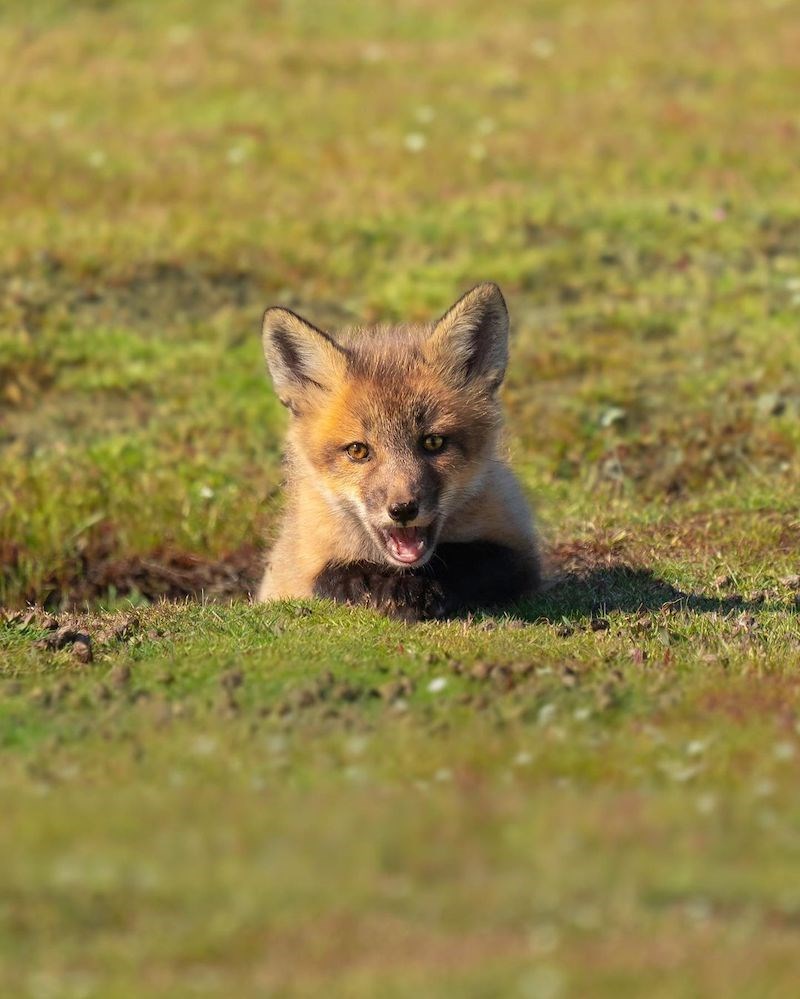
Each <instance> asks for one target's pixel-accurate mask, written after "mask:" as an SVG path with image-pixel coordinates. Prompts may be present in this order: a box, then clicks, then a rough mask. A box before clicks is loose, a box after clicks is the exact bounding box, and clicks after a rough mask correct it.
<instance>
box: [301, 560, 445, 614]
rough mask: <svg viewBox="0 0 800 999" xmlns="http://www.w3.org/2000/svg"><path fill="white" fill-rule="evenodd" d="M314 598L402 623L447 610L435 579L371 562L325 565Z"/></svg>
mask: <svg viewBox="0 0 800 999" xmlns="http://www.w3.org/2000/svg"><path fill="white" fill-rule="evenodd" d="M314 595H315V596H317V597H327V598H328V599H329V600H335V601H337V603H343V604H351V605H355V606H362V607H374V608H375V609H376V610H380V611H382V612H383V613H384V614H387V615H388V616H389V617H395V618H399V619H400V620H403V621H423V620H426V619H429V618H437V617H442V616H443V615H444V613H445V610H446V600H445V595H444V592H443V590H442V588H441V586H440V585H439V583H438V582H437V581H436V580H435V579H431V578H428V577H426V576H423V575H421V574H419V573H415V572H414V571H413V570H412V571H402V570H401V571H393V570H392V569H391V568H389V567H388V566H387V567H383V566H380V565H375V564H373V563H371V562H350V563H348V564H347V565H341V564H336V563H332V564H330V565H327V566H326V567H325V568H324V569H323V570H322V572H321V573H320V574H319V576H317V579H316V582H315V583H314Z"/></svg>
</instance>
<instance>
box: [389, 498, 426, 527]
mask: <svg viewBox="0 0 800 999" xmlns="http://www.w3.org/2000/svg"><path fill="white" fill-rule="evenodd" d="M418 513H419V503H417V501H416V500H409V501H408V502H407V503H392V505H391V506H390V507H389V516H390V517H391V518H392V520H393V521H395V523H397V524H407V523H408V521H409V520H413V519H414V518H415V517H416V515H417V514H418Z"/></svg>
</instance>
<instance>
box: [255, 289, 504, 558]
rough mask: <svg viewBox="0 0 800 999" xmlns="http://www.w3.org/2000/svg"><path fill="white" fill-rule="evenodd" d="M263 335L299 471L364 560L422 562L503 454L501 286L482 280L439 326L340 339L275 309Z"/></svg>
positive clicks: (347, 335)
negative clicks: (355, 540)
mask: <svg viewBox="0 0 800 999" xmlns="http://www.w3.org/2000/svg"><path fill="white" fill-rule="evenodd" d="M263 340H264V352H265V355H266V360H267V365H268V367H269V371H270V374H271V376H272V380H273V383H274V385H275V389H276V391H277V393H278V396H279V398H280V400H281V402H283V403H284V405H286V406H287V407H288V408H289V410H290V412H291V414H292V426H291V429H290V433H289V451H290V460H291V462H292V463H293V465H294V466H295V468H296V469H297V472H298V473H299V474H301V475H305V477H306V478H307V480H308V481H309V482H310V483H311V484H312V485H313V486H314V487H315V488H317V489H319V490H320V491H321V492H322V494H323V495H324V497H325V498H326V500H327V501H328V503H329V504H330V505H331V506H332V507H333V509H334V511H335V512H336V513H337V514H339V515H341V517H342V518H344V520H345V523H346V525H347V529H348V530H352V531H353V532H359V533H358V536H359V539H360V542H362V547H361V550H362V551H363V557H364V558H365V559H369V560H372V561H379V562H384V563H389V564H390V565H393V566H395V567H397V568H401V567H410V566H421V565H423V564H424V563H425V562H426V561H428V559H430V558H431V556H432V555H433V552H434V550H435V547H436V543H437V540H438V538H439V535H440V532H441V530H442V527H443V525H444V524H445V523H446V522H447V521H448V520H449V519H450V518H453V517H457V516H458V510H459V507H460V506H461V505H462V504H463V503H464V502H465V501H466V500H467V499H469V498H470V496H472V495H474V493H475V492H476V490H477V489H478V488H479V487H480V484H481V481H482V478H483V475H484V473H485V471H486V469H487V468H488V466H489V462H490V460H491V459H492V457H493V456H494V453H495V451H496V448H497V441H498V435H499V431H500V424H501V415H500V405H499V401H498V398H497V390H498V388H499V386H500V384H501V382H502V380H503V376H504V374H505V369H506V364H507V361H508V311H507V309H506V304H505V301H504V300H503V296H502V294H501V292H500V289H499V288H498V287H497V285H494V284H481V285H478V286H477V287H476V288H473V289H472V291H470V292H468V293H467V294H466V295H464V296H463V298H461V299H459V301H458V302H456V304H455V305H454V306H453V307H452V308H451V309H449V310H448V311H447V312H446V313H445V314H444V316H442V318H441V319H439V320H438V321H437V322H434V323H431V324H425V325H406V326H399V327H379V328H375V329H370V330H367V329H355V330H351V331H347V332H344V333H341V334H338V335H336V336H335V337H334V336H332V335H331V334H329V333H326V332H323V331H322V330H320V329H317V328H316V327H315V326H312V325H311V324H310V323H308V322H306V320H304V319H301V318H300V316H298V315H295V313H293V312H290V311H289V310H288V309H283V308H272V309H268V310H267V311H266V313H265V315H264V324H263Z"/></svg>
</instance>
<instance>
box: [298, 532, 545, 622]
mask: <svg viewBox="0 0 800 999" xmlns="http://www.w3.org/2000/svg"><path fill="white" fill-rule="evenodd" d="M539 581H540V568H539V562H538V559H537V558H536V556H535V555H534V554H532V553H523V552H517V551H514V550H513V549H511V548H506V547H505V546H503V545H497V544H494V543H493V542H491V541H471V542H463V543H454V542H447V543H444V544H441V545H439V546H438V547H437V549H436V551H435V552H434V555H433V558H432V559H431V561H430V562H429V563H428V564H427V565H426V566H424V567H423V568H422V569H406V570H393V569H391V568H390V567H388V566H381V565H376V564H374V563H371V562H351V563H348V564H346V565H342V564H336V563H331V564H330V565H327V566H326V567H325V568H324V569H323V570H322V572H321V573H320V574H319V576H317V579H316V582H315V584H314V595H315V596H318V597H327V598H328V599H330V600H335V601H337V602H338V603H344V604H351V605H357V606H363V607H374V608H375V609H376V610H380V611H382V612H383V613H384V614H388V615H389V616H390V617H396V618H400V619H401V620H404V621H421V620H426V619H429V618H440V617H444V616H446V615H448V614H456V613H458V612H459V611H464V610H471V609H473V610H474V609H477V608H479V607H497V606H502V605H504V604H509V603H512V602H513V601H514V600H518V599H520V598H521V597H524V596H525V595H526V594H528V593H532V592H534V591H535V590H536V588H537V587H538V585H539Z"/></svg>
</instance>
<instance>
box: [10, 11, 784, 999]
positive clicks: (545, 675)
mask: <svg viewBox="0 0 800 999" xmlns="http://www.w3.org/2000/svg"><path fill="white" fill-rule="evenodd" d="M795 22H796V17H795V12H794V10H793V7H792V5H791V4H790V3H786V2H780V0H765V2H760V3H742V2H727V3H723V2H722V0H706V2H702V3H689V2H688V0H687V2H679V3H675V2H667V0H663V2H662V0H652V2H648V3H647V4H642V3H636V2H634V0H615V2H612V0H608V2H606V0H598V2H597V3H592V4H589V3H585V2H584V3H582V4H579V3H576V2H567V0H541V2H537V3H523V2H516V3H512V4H509V5H506V7H505V8H504V9H503V12H502V15H499V14H498V13H497V12H496V11H493V10H490V9H489V8H488V7H487V5H485V4H478V3H476V2H472V0H458V2H457V0H442V2H437V3H436V4H432V3H424V2H422V0H414V2H411V3H406V4H403V5H390V4H388V3H383V2H380V3H372V4H357V3H352V2H348V0H335V2H330V3H321V2H320V3H312V2H310V0H293V2H289V0H284V2H279V0H270V2H256V0H232V2H229V3H227V4H213V3H211V2H194V3H191V4H189V3H186V2H182V0H165V2H162V3H159V4H147V3H135V2H133V0H119V2H104V3H103V2H93V3H88V2H86V3H69V4H68V3H65V2H61V0H46V2H41V3H38V4H36V5H31V4H22V3H19V2H16V0H13V2H9V3H6V4H5V5H4V7H3V10H2V12H0V61H2V64H3V65H4V67H6V71H5V74H4V80H3V87H2V88H0V129H2V133H3V136H4V142H3V143H2V147H1V148H0V465H1V466H2V475H0V604H2V605H3V606H4V607H5V608H6V609H7V610H6V612H5V614H3V615H2V616H0V748H1V751H2V766H1V767H0V812H1V813H2V815H3V817H4V818H3V821H2V823H0V858H2V859H1V860H0V889H1V890H0V991H2V992H3V993H4V994H6V993H7V994H9V995H15V996H16V995H19V996H30V997H33V999H39V997H45V999H50V997H57V999H60V997H62V996H63V997H65V999H67V997H69V999H72V997H75V999H77V997H94V996H97V997H103V999H106V997H117V996H119V997H123V996H124V997H127V996H140V995H143V994H146V995H154V996H165V997H166V996H169V997H173V996H184V995H186V996H193V995H219V996H229V995H234V994H235V995H264V994H270V995H273V994H274V995H281V996H283V995H291V996H295V995H296V996H302V995H320V994H323V995H335V996H339V995H341V996H362V995H363V996H367V995H369V996H372V995H389V996H392V995H398V996H399V995H403V996H405V995H412V994H414V995H416V994H424V995H435V996H439V995H442V996H449V995H453V996H464V995H468V996H476V997H478V996H495V995H511V996H520V997H534V999H539V997H540V999H560V997H567V996H585V995H592V996H613V997H617V996H627V995H631V996H641V995H648V996H650V995H652V996H665V997H667V996H668V997H670V999H671V997H673V996H679V997H682V996H686V997H693V996H698V995H702V996H706V995H715V996H717V995H718V996H725V997H728V996H731V995H736V996H748V997H749V996H753V997H759V999H761V997H763V996H793V995H794V994H795V993H796V982H797V977H798V972H800V961H798V958H797V953H798V945H799V944H800V891H798V889H797V887H796V884H795V882H796V878H795V871H796V868H797V863H798V852H799V851H800V841H798V838H797V828H798V821H800V812H799V811H798V805H797V804H796V801H797V795H796V793H795V791H796V783H797V773H798V769H797V768H798V762H799V761H800V755H799V754H800V678H799V676H798V672H797V664H798V653H799V652H800V634H799V633H798V626H797V609H798V591H799V590H800V584H798V582H797V579H796V578H795V579H792V577H796V576H797V574H798V573H799V572H800V564H799V563H798V550H799V549H800V515H799V514H798V511H797V496H798V489H799V488H800V465H799V464H798V460H797V453H798V444H800V425H799V424H798V410H799V409H800V393H798V389H797V372H798V368H800V341H799V340H798V337H797V323H798V314H799V311H798V310H800V256H799V255H798V237H799V236H800V213H798V209H797V205H798V203H799V202H798V197H799V196H800V180H799V179H798V173H797V170H796V147H797V134H798V127H800V123H799V122H798V118H797V100H796V95H797V92H798V85H800V70H798V66H797V59H796V52H797V41H798V39H797V27H796V23H795ZM486 279H492V280H496V281H499V282H500V283H501V285H502V287H503V290H504V292H505V293H506V294H507V297H508V301H509V305H510V308H511V313H512V319H513V323H514V344H513V350H512V364H511V367H510V370H509V377H508V382H507V385H506V388H505V390H504V391H505V401H506V404H507V411H508V422H509V441H510V445H511V449H512V454H513V457H514V463H515V466H516V467H517V469H518V471H519V473H520V476H521V478H522V481H523V484H524V487H525V489H526V491H527V492H528V493H529V495H530V497H531V501H532V502H533V503H534V504H535V506H536V508H537V510H538V514H539V517H540V520H541V523H542V528H543V532H544V535H545V537H546V538H547V541H548V544H549V545H550V547H551V549H552V556H551V565H552V575H553V581H554V584H555V585H553V586H552V588H551V589H549V590H548V591H547V592H546V593H544V594H542V595H541V596H540V597H538V598H536V599H535V600H533V601H531V602H529V603H527V604H525V605H523V606H519V607H516V608H514V609H513V611H512V613H510V614H509V615H506V616H478V617H476V618H475V619H470V620H463V621H453V622H449V623H443V624H442V623H436V624H425V625H420V626H414V627H406V626H402V625H399V624H396V623H392V622H387V621H384V620H383V619H381V618H379V617H376V616H374V615H372V614H371V613H368V612H351V611H346V610H335V609H333V608H332V607H330V606H327V605H324V604H321V603H308V604H305V605H303V606H299V607H298V606H292V605H288V604H287V605H283V604H281V605H276V606H269V607H259V606H255V605H252V604H251V603H249V602H248V601H247V600H246V599H243V598H241V597H240V598H239V599H235V600H232V601H231V600H229V599H227V597H228V596H229V595H230V594H231V593H232V592H235V591H237V590H241V589H242V588H243V586H244V585H245V584H246V583H247V582H249V581H251V580H252V578H253V577H254V574H255V573H256V572H257V569H258V565H259V560H260V559H261V555H260V553H259V552H260V549H262V548H263V547H266V546H267V545H268V543H269V539H270V538H271V537H272V536H273V535H274V532H275V527H276V518H277V514H278V512H279V509H280V503H281V499H280V490H279V487H280V481H281V467H280V451H281V439H282V434H283V429H284V414H283V411H282V410H281V408H280V407H279V405H278V404H277V401H276V400H275V398H274V396H273V395H272V392H271V390H270V389H269V387H268V385H267V383H266V380H265V376H264V371H263V360H262V357H261V353H260V344H259V336H258V328H259V320H260V314H261V311H262V309H263V308H264V307H265V306H266V305H268V304H273V303H284V304H287V305H289V306H291V307H292V308H295V309H297V310H299V311H300V312H302V313H304V314H307V315H308V317H309V318H310V319H312V320H313V321H315V322H316V323H318V324H328V325H331V326H333V327H335V326H336V325H340V324H345V323H348V322H351V321H353V322H356V321H365V320H370V319H378V318H380V319H391V318H421V317H430V316H433V315H436V314H437V313H440V312H442V311H443V310H444V309H445V308H446V307H447V306H448V305H449V304H450V303H451V302H452V301H453V300H454V299H455V298H456V297H457V295H458V294H460V293H461V292H462V291H464V290H465V289H466V288H467V287H468V286H469V285H470V284H472V283H475V282H477V281H480V280H486ZM190 590H191V591H193V592H196V593H197V595H198V599H194V600H189V601H185V602H177V603H170V604H165V603H151V602H149V601H148V600H147V599H146V598H147V597H148V596H151V595H152V594H153V593H158V592H184V591H190ZM220 595H222V596H223V597H225V598H226V599H222V600H221V601H219V602H214V601H212V600H211V599H209V597H213V596H217V597H219V596H220ZM28 602H33V603H36V604H38V605H43V606H45V607H46V609H47V611H48V612H49V613H52V614H54V615H56V617H58V619H59V621H60V622H61V623H62V624H63V623H69V622H73V623H74V624H75V625H76V627H78V629H79V630H83V631H84V632H86V633H88V634H89V635H90V637H91V639H92V649H93V653H94V655H93V659H92V661H91V662H88V663H87V662H82V661H81V660H80V659H79V658H78V656H77V654H76V651H75V650H74V649H73V648H71V647H70V646H69V645H67V647H65V648H63V649H60V650H53V649H48V648H46V647H42V645H41V644H40V643H41V642H42V640H43V639H44V640H46V637H47V635H48V634H49V632H48V631H47V623H48V622H47V620H46V618H45V616H44V615H45V612H44V611H43V610H39V611H37V612H36V613H35V614H34V615H32V616H31V615H28V614H27V613H26V610H25V607H26V604H27V603H28ZM115 629H116V630H115Z"/></svg>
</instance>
